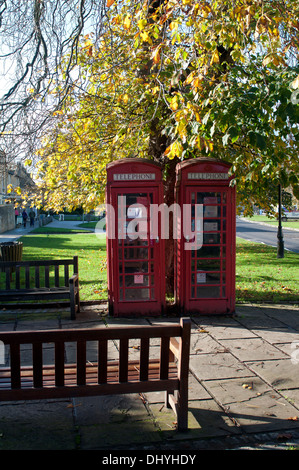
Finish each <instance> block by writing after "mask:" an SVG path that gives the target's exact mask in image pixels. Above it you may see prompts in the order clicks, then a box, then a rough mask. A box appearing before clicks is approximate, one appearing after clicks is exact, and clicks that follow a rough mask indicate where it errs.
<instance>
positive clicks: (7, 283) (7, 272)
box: [5, 267, 11, 290]
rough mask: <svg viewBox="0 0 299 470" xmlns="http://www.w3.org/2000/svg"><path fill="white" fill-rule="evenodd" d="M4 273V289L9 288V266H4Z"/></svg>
mask: <svg viewBox="0 0 299 470" xmlns="http://www.w3.org/2000/svg"><path fill="white" fill-rule="evenodd" d="M5 275H6V279H5V281H6V282H5V284H6V290H10V276H11V273H10V268H8V267H6V268H5Z"/></svg>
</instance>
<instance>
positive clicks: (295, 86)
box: [291, 75, 299, 90]
mask: <svg viewBox="0 0 299 470" xmlns="http://www.w3.org/2000/svg"><path fill="white" fill-rule="evenodd" d="M291 87H292V88H293V89H294V90H297V89H298V88H299V75H298V77H297V78H295V80H294V81H293V82H292V83H291Z"/></svg>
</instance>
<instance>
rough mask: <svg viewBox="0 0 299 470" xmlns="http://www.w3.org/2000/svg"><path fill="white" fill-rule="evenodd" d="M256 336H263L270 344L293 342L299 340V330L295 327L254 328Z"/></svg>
mask: <svg viewBox="0 0 299 470" xmlns="http://www.w3.org/2000/svg"><path fill="white" fill-rule="evenodd" d="M252 331H253V333H254V334H255V335H256V336H259V337H260V338H263V339H264V340H265V341H268V343H270V344H275V345H278V344H282V343H292V342H293V341H299V331H296V330H294V329H293V328H286V327H285V328H272V329H262V328H261V329H257V330H252Z"/></svg>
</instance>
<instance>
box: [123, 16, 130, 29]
mask: <svg viewBox="0 0 299 470" xmlns="http://www.w3.org/2000/svg"><path fill="white" fill-rule="evenodd" d="M124 27H125V28H126V29H130V27H131V19H130V17H129V16H128V15H127V16H126V17H125V21H124Z"/></svg>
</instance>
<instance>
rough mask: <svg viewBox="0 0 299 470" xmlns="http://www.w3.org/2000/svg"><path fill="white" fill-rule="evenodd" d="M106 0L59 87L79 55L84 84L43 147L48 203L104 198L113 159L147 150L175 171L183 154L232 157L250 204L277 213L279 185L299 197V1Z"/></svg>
mask: <svg viewBox="0 0 299 470" xmlns="http://www.w3.org/2000/svg"><path fill="white" fill-rule="evenodd" d="M106 6H107V18H106V26H105V28H103V30H102V33H101V35H100V39H99V40H98V37H97V31H90V32H89V33H88V34H86V35H85V36H84V37H82V38H81V43H80V46H79V49H78V54H77V55H76V57H70V55H65V56H64V59H63V60H62V62H61V64H60V67H59V71H58V72H57V73H58V75H59V80H58V81H57V82H56V83H55V87H53V88H52V90H51V93H52V95H53V96H54V97H55V95H56V94H60V93H61V91H62V87H63V80H64V79H65V77H66V75H65V74H66V69H67V68H68V67H69V64H70V61H71V62H72V70H73V72H72V74H73V76H72V85H71V86H70V87H69V90H68V94H67V96H66V97H65V99H64V101H63V103H62V104H61V106H60V108H59V109H58V110H56V111H55V114H54V117H55V125H54V126H53V127H52V129H51V131H50V132H47V133H46V134H45V135H44V139H43V144H42V146H41V148H40V149H39V151H38V158H39V160H40V163H39V174H40V176H41V178H42V185H43V188H44V190H43V197H45V198H46V201H47V205H48V207H51V208H53V209H55V210H60V209H61V208H63V207H66V208H68V209H70V208H71V207H76V206H79V205H82V206H83V207H84V208H85V209H86V210H89V209H92V208H94V207H96V206H97V205H98V204H99V203H100V202H102V201H103V194H104V192H103V191H104V187H105V166H106V163H107V162H109V161H111V160H113V159H117V158H124V157H135V156H139V157H147V158H148V157H150V158H152V159H154V160H155V161H158V162H160V163H161V164H162V165H163V168H164V169H165V176H166V180H167V178H171V174H170V171H169V170H168V168H169V163H170V162H171V161H177V160H181V159H186V158H192V157H198V156H201V155H208V156H211V157H215V158H220V159H223V160H226V161H229V162H231V164H232V172H233V173H234V174H235V182H236V183H237V185H238V195H239V199H240V202H242V204H243V205H245V206H247V207H248V208H249V210H250V208H251V207H252V204H253V203H257V204H259V205H260V206H261V207H263V208H264V209H266V210H269V211H270V210H271V204H272V203H273V198H272V196H271V195H273V194H275V195H276V187H277V185H278V184H281V185H282V186H283V187H285V188H286V187H292V190H293V192H294V194H295V195H296V196H297V198H299V181H298V175H299V162H298V144H299V128H298V117H299V107H298V103H299V68H298V52H299V21H298V17H299V4H298V3H297V2H294V1H291V0H286V1H276V0H221V1H219V0H207V1H202V0H195V1H192V0H164V1H162V0H160V1H153V2H147V1H140V2H136V1H132V0H127V1H120V0H108V1H107V5H106ZM95 37H97V41H96V40H95ZM29 163H30V162H29ZM66 201H67V202H66Z"/></svg>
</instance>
